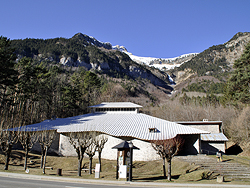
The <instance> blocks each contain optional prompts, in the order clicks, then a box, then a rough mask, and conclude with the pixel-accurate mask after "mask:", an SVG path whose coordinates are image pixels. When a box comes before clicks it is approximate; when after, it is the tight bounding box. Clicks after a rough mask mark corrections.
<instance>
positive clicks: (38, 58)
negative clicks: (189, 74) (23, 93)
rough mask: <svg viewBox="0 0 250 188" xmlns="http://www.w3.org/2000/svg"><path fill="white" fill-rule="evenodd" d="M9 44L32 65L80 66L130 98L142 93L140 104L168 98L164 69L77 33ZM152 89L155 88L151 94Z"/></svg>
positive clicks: (76, 67)
mask: <svg viewBox="0 0 250 188" xmlns="http://www.w3.org/2000/svg"><path fill="white" fill-rule="evenodd" d="M11 47H12V48H14V49H15V53H16V54H17V58H18V59H21V58H22V57H29V58H32V59H33V61H34V62H35V64H38V63H41V62H42V63H43V64H44V65H45V66H47V67H50V66H57V67H58V68H60V69H63V70H64V71H66V70H68V71H69V70H70V71H71V72H74V71H75V70H78V69H79V68H83V69H84V70H86V71H88V70H89V71H91V72H93V73H95V74H97V75H98V76H99V77H100V78H102V79H104V80H106V81H107V80H109V81H112V80H113V82H115V83H117V85H120V86H121V87H122V88H123V89H125V90H126V92H128V93H129V94H130V96H131V97H137V96H141V95H143V96H144V97H145V99H146V100H144V101H142V102H143V103H145V102H146V101H148V102H149V103H151V102H153V103H154V102H155V101H157V100H160V99H163V100H165V99H166V98H168V96H167V95H166V94H167V93H170V92H171V91H172V87H170V86H169V79H168V75H167V74H166V73H165V72H162V71H160V70H158V69H155V68H150V67H147V66H143V65H139V64H137V63H135V62H134V61H132V60H131V59H130V58H129V56H128V55H127V54H125V53H122V52H120V51H119V50H113V49H112V46H111V44H109V43H102V42H100V41H98V40H96V39H94V38H93V37H89V36H87V35H83V34H81V33H78V34H76V35H74V36H73V37H72V38H70V39H65V38H55V39H46V40H44V39H24V40H13V41H11ZM70 71H69V72H70ZM118 83H119V84H118ZM117 87H118V86H117ZM152 90H154V91H156V92H155V94H154V92H152ZM114 92H116V91H114ZM164 93H165V95H164ZM159 96H163V97H159ZM134 100H135V101H136V99H134Z"/></svg>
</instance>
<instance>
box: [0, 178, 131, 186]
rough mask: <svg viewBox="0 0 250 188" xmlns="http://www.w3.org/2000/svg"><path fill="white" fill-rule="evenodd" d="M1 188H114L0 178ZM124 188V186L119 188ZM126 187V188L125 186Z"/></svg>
mask: <svg viewBox="0 0 250 188" xmlns="http://www.w3.org/2000/svg"><path fill="white" fill-rule="evenodd" d="M0 187H1V188H5V187H6V188H12V187H13V188H90V187H91V188H114V187H117V186H113V185H95V184H85V183H84V184H83V183H70V182H57V181H46V180H32V179H20V178H9V177H0ZM119 187H121V188H122V187H124V186H119ZM125 187H126V186H125Z"/></svg>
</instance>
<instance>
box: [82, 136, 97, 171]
mask: <svg viewBox="0 0 250 188" xmlns="http://www.w3.org/2000/svg"><path fill="white" fill-rule="evenodd" d="M96 147H97V145H96V137H94V136H92V138H91V139H90V140H89V146H88V147H87V149H86V151H85V153H86V154H87V155H88V156H89V174H92V161H93V157H94V155H95V152H96Z"/></svg>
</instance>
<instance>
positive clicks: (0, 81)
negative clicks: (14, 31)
mask: <svg viewBox="0 0 250 188" xmlns="http://www.w3.org/2000/svg"><path fill="white" fill-rule="evenodd" d="M10 43H11V41H10V40H9V39H7V38H6V37H3V36H0V67H1V69H0V111H1V110H2V107H4V105H5V104H6V102H8V101H10V96H11V95H12V94H13V93H14V90H13V89H14V86H15V85H16V83H17V71H16V70H15V62H14V60H15V59H16V56H15V54H14V49H12V48H11V47H10Z"/></svg>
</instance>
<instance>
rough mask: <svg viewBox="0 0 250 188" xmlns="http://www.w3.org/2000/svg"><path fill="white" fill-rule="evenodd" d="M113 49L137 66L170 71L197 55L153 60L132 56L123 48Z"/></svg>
mask: <svg viewBox="0 0 250 188" xmlns="http://www.w3.org/2000/svg"><path fill="white" fill-rule="evenodd" d="M113 49H117V50H120V51H121V52H124V53H126V54H128V55H129V57H130V58H131V59H132V60H133V61H135V62H137V63H138V64H142V65H147V66H150V67H155V68H158V69H160V70H164V71H167V70H170V69H173V68H175V67H179V66H180V65H182V64H183V63H185V62H187V61H189V60H191V59H192V58H193V57H195V56H196V55H197V54H198V53H190V54H184V55H181V56H178V57H174V58H154V57H140V56H136V55H133V54H132V53H131V52H128V51H127V49H126V48H125V47H124V46H119V45H116V46H113Z"/></svg>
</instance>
